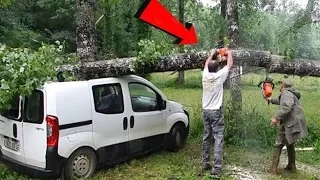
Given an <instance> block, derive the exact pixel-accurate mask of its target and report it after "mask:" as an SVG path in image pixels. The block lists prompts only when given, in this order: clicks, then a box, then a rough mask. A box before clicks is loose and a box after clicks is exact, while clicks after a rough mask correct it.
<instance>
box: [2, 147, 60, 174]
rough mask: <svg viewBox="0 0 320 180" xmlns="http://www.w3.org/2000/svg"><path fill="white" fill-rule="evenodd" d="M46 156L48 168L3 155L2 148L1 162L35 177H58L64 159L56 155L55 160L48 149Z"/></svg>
mask: <svg viewBox="0 0 320 180" xmlns="http://www.w3.org/2000/svg"><path fill="white" fill-rule="evenodd" d="M48 154H49V158H48ZM46 156H47V169H42V168H39V167H35V166H32V165H28V164H25V163H21V162H19V161H16V160H14V159H12V158H10V157H7V156H5V155H3V154H2V152H1V150H0V163H3V164H4V165H6V166H8V167H10V168H12V169H13V170H15V171H17V172H19V173H21V174H25V175H29V176H31V177H35V178H48V177H58V176H59V175H60V170H61V168H60V167H61V165H62V164H63V162H64V161H63V160H64V159H63V158H59V157H57V156H55V159H54V160H53V156H52V154H51V153H50V152H49V153H48V150H47V155H46ZM52 160H53V161H52ZM59 160H60V161H59ZM48 162H50V163H48ZM48 165H49V166H50V169H48Z"/></svg>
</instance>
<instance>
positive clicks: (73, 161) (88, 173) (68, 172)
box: [63, 148, 97, 180]
mask: <svg viewBox="0 0 320 180" xmlns="http://www.w3.org/2000/svg"><path fill="white" fill-rule="evenodd" d="M96 167H97V157H96V154H95V153H94V151H93V150H91V149H90V148H81V149H78V150H77V151H75V152H74V153H73V154H72V155H71V156H70V157H69V159H68V161H67V162H66V165H65V167H64V171H63V176H64V178H63V179H65V180H72V179H86V178H90V177H92V176H93V174H94V173H95V171H96Z"/></svg>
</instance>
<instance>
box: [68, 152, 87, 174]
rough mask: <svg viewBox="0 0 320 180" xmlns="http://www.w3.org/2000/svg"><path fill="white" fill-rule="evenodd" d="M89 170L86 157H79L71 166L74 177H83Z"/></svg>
mask: <svg viewBox="0 0 320 180" xmlns="http://www.w3.org/2000/svg"><path fill="white" fill-rule="evenodd" d="M89 169H90V160H89V158H88V156H86V155H79V156H78V157H76V158H75V160H74V162H73V164H72V170H73V174H74V175H75V176H85V175H86V174H88V171H89Z"/></svg>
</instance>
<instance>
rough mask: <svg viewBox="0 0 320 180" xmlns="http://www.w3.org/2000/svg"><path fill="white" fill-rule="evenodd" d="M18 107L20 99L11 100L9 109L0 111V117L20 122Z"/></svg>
mask: <svg viewBox="0 0 320 180" xmlns="http://www.w3.org/2000/svg"><path fill="white" fill-rule="evenodd" d="M19 105H20V97H19V96H17V97H15V98H13V100H12V101H11V104H10V108H9V109H3V110H1V111H0V114H1V116H3V117H6V118H8V119H12V120H19V121H20V120H21V119H20V118H19V115H20V107H19Z"/></svg>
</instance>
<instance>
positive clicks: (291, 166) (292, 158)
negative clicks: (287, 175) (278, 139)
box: [284, 145, 297, 172]
mask: <svg viewBox="0 0 320 180" xmlns="http://www.w3.org/2000/svg"><path fill="white" fill-rule="evenodd" d="M287 151H288V165H287V167H285V168H284V169H285V170H288V171H291V172H296V171H297V168H296V151H295V149H294V145H288V146H287Z"/></svg>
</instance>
